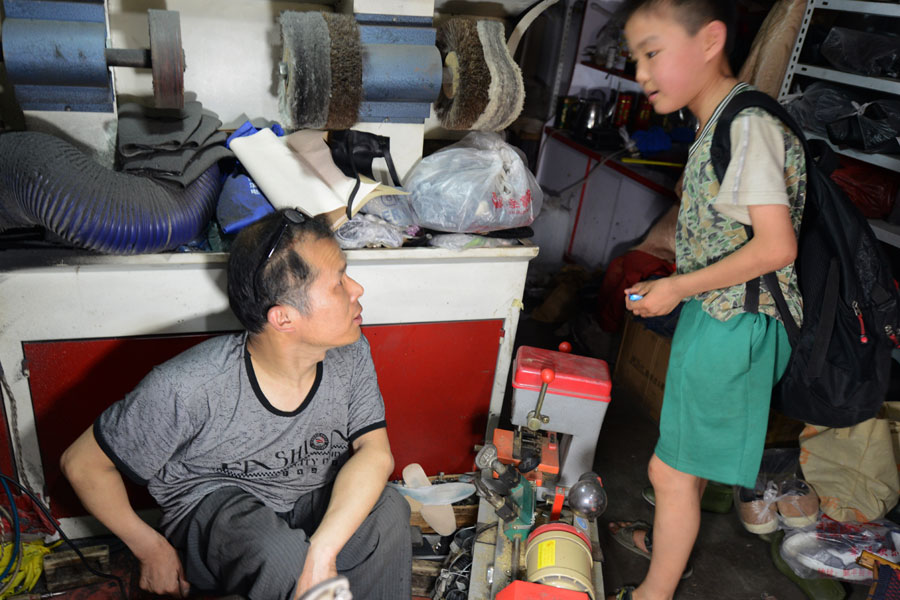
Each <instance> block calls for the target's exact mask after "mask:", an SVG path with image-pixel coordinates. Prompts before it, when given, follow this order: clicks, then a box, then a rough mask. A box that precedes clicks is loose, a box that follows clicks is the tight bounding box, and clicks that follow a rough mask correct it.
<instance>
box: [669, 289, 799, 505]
mask: <svg viewBox="0 0 900 600" xmlns="http://www.w3.org/2000/svg"><path fill="white" fill-rule="evenodd" d="M790 354H791V346H790V343H789V342H788V337H787V333H786V331H785V329H784V325H782V324H781V322H780V321H778V319H774V318H772V317H769V316H767V315H763V314H750V313H743V314H740V315H737V316H735V317H732V318H731V319H729V320H727V321H719V320H717V319H715V318H713V317H711V316H709V315H708V314H707V313H706V312H705V311H704V310H703V308H702V306H701V304H700V302H698V301H696V300H691V301H689V302H688V303H687V304H685V305H684V308H682V310H681V316H680V317H679V318H678V326H677V328H676V329H675V336H674V338H673V339H672V353H671V355H670V358H669V370H668V372H667V374H666V389H665V395H664V396H663V405H662V413H661V414H660V424H659V441H658V442H657V444H656V451H655V452H656V456H658V457H659V459H660V460H662V461H663V462H664V463H666V464H667V465H669V466H670V467H672V468H674V469H676V470H678V471H681V472H683V473H690V474H691V475H696V476H697V477H702V478H704V479H711V480H713V481H718V482H721V483H726V484H739V485H742V486H745V487H750V488H752V487H754V485H755V484H756V476H757V474H758V472H759V465H760V461H761V460H762V453H763V446H764V445H765V439H766V427H767V426H768V421H769V402H770V400H771V397H772V388H773V387H774V385H775V384H776V383H777V382H778V380H779V379H780V378H781V376H782V374H784V370H785V369H786V368H787V363H788V359H789V358H790Z"/></svg>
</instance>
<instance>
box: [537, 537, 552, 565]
mask: <svg viewBox="0 0 900 600" xmlns="http://www.w3.org/2000/svg"><path fill="white" fill-rule="evenodd" d="M555 566H556V540H547V541H546V542H541V543H540V544H538V563H537V568H538V570H541V569H543V568H544V567H555Z"/></svg>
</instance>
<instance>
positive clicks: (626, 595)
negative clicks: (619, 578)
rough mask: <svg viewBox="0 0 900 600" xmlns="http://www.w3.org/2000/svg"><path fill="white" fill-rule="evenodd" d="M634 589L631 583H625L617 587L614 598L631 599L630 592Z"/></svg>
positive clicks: (618, 599)
mask: <svg viewBox="0 0 900 600" xmlns="http://www.w3.org/2000/svg"><path fill="white" fill-rule="evenodd" d="M633 591H634V586H633V585H626V586H625V587H621V588H619V590H618V591H617V592H616V596H615V598H616V600H631V592H633Z"/></svg>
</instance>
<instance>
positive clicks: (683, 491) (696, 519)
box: [634, 454, 706, 600]
mask: <svg viewBox="0 0 900 600" xmlns="http://www.w3.org/2000/svg"><path fill="white" fill-rule="evenodd" d="M648 473H649V476H650V482H651V483H652V484H653V489H654V491H655V492H656V511H655V514H654V517H653V551H652V553H651V559H650V570H649V571H648V572H647V577H646V578H645V579H644V582H643V583H641V585H640V586H639V587H638V588H637V589H636V590H635V593H634V597H635V600H638V599H639V600H668V599H670V598H672V597H673V595H674V594H675V588H676V587H677V586H678V583H679V582H680V581H681V575H682V573H683V572H684V569H685V567H686V566H687V562H688V558H689V557H690V554H691V549H692V548H693V547H694V541H695V540H696V539H697V532H698V531H699V530H700V496H701V495H702V493H703V488H704V487H705V485H706V480H704V479H700V478H699V477H696V476H694V475H689V474H687V473H682V472H680V471H676V470H675V469H673V468H672V467H670V466H669V465H667V464H665V463H664V462H662V461H661V460H660V459H659V458H657V456H656V455H655V454H654V455H653V457H652V458H651V459H650V465H649V467H648Z"/></svg>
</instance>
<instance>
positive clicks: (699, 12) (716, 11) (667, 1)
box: [623, 0, 737, 58]
mask: <svg viewBox="0 0 900 600" xmlns="http://www.w3.org/2000/svg"><path fill="white" fill-rule="evenodd" d="M735 4H736V3H735V2H734V1H733V0H626V2H625V5H624V7H623V10H624V15H625V18H624V21H625V22H626V23H627V22H628V19H630V18H631V16H632V15H633V14H635V13H637V12H640V11H644V10H654V9H659V8H666V7H668V8H671V9H672V10H673V11H674V12H675V15H676V18H677V19H678V22H679V23H681V24H682V25H683V26H684V28H685V29H686V30H687V32H688V33H689V34H691V35H696V34H697V32H698V31H700V29H701V28H702V27H703V26H704V25H706V24H707V23H711V22H713V21H722V22H723V23H725V26H726V27H727V30H728V34H727V35H728V37H727V38H726V39H725V57H726V58H727V57H728V56H729V55H730V54H731V51H732V50H733V49H734V38H735V35H736V32H735V23H736V19H737V16H736V15H737V12H736V9H735Z"/></svg>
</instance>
